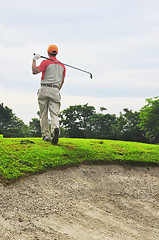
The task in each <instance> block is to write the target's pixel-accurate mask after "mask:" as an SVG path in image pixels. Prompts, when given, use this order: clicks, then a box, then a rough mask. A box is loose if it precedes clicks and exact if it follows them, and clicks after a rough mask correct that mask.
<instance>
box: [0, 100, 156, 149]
mask: <svg viewBox="0 0 159 240" xmlns="http://www.w3.org/2000/svg"><path fill="white" fill-rule="evenodd" d="M106 111H107V109H106V108H105V107H101V108H100V113H97V112H96V109H95V107H94V106H89V105H88V104H85V105H75V106H70V107H68V108H67V109H65V110H63V111H61V112H60V113H59V119H60V132H61V134H60V136H61V137H68V138H94V139H112V140H123V141H136V142H144V143H155V144H157V143H159V97H155V98H150V99H146V104H145V106H144V107H142V108H141V109H140V110H139V111H134V112H133V111H132V110H129V109H127V108H124V109H123V112H120V115H119V116H116V115H115V114H109V113H106ZM38 115H39V112H38ZM0 134H3V135H4V137H41V131H40V120H39V117H38V118H32V119H31V121H30V122H29V125H26V124H25V123H24V122H23V121H22V120H21V119H19V118H18V117H17V116H16V115H15V114H14V113H13V111H12V109H10V108H8V107H7V106H4V104H3V103H2V104H0Z"/></svg>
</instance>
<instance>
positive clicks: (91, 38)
mask: <svg viewBox="0 0 159 240" xmlns="http://www.w3.org/2000/svg"><path fill="white" fill-rule="evenodd" d="M0 33H1V34H0V39H1V41H0V53H1V54H0V103H3V104H4V106H8V107H9V108H11V109H12V110H13V112H14V113H15V114H16V116H17V117H19V118H20V119H22V120H23V121H24V122H25V123H26V124H28V123H29V121H31V119H32V118H38V115H37V111H38V110H39V107H38V102H37V91H38V89H39V88H40V79H41V73H40V74H37V75H33V74H32V70H31V65H32V58H33V53H39V54H40V55H42V56H46V57H47V48H48V46H49V45H50V44H56V45H57V46H58V48H59V53H58V55H57V59H58V60H60V61H61V62H63V63H66V64H69V65H72V66H75V67H78V68H81V69H84V70H86V71H88V72H91V73H92V74H93V79H91V78H90V76H89V74H87V73H83V72H80V71H78V70H75V69H72V68H69V67H66V78H65V83H64V85H63V88H62V89H61V96H62V100H61V110H64V109H66V108H68V107H69V106H70V105H79V104H81V105H83V104H86V103H88V105H90V106H94V107H95V108H96V111H97V112H99V111H100V110H99V109H100V107H105V108H106V109H107V111H106V113H110V114H116V115H119V113H120V112H123V109H124V108H128V109H131V110H133V111H139V110H140V109H141V108H142V107H143V106H144V105H145V104H146V99H147V98H152V97H156V96H158V95H159V81H158V79H159V1H158V0H111V1H110V0H87V1H84V0H80V1H74V0H67V1H66V0H60V1H54V0H45V1H40V0H27V1H26V0H25V1H23V0H5V1H4V0H0ZM42 60H43V59H39V60H37V65H39V64H40V62H41V61H42Z"/></svg>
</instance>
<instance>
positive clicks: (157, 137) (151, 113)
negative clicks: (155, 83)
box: [139, 97, 159, 143]
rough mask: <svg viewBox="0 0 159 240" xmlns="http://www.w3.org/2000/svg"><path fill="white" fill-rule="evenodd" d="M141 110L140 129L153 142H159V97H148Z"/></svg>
mask: <svg viewBox="0 0 159 240" xmlns="http://www.w3.org/2000/svg"><path fill="white" fill-rule="evenodd" d="M146 102H147V104H146V105H145V106H144V107H143V108H141V110H140V120H141V121H140V124H139V126H140V129H141V130H143V131H144V132H145V136H146V138H147V139H148V140H149V141H150V142H151V143H159V97H155V98H148V99H146Z"/></svg>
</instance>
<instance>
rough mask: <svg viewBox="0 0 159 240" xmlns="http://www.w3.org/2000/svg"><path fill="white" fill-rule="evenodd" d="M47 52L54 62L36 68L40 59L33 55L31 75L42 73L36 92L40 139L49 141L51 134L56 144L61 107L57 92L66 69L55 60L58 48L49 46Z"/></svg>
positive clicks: (47, 61) (43, 62)
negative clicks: (39, 86) (49, 119)
mask: <svg viewBox="0 0 159 240" xmlns="http://www.w3.org/2000/svg"><path fill="white" fill-rule="evenodd" d="M47 52H48V56H49V58H50V59H52V60H54V61H55V62H54V61H50V60H43V61H42V62H41V64H40V65H39V66H36V60H38V59H39V58H40V54H35V56H34V58H33V62H32V73H33V74H38V73H40V72H42V77H41V88H40V89H39V90H38V103H39V109H40V125H41V133H42V138H43V140H44V141H49V140H51V134H52V137H53V138H52V143H53V144H57V143H58V137H59V119H58V113H59V110H60V105H61V103H60V102H61V96H60V92H59V91H60V89H61V88H62V85H63V83H64V78H65V75H66V69H65V66H64V65H63V64H62V63H60V62H59V61H58V60H57V58H56V55H57V54H58V47H57V46H56V45H50V46H49V47H48V49H47ZM48 111H49V113H50V116H51V133H50V130H49V122H48Z"/></svg>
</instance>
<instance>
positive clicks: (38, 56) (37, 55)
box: [33, 53, 41, 61]
mask: <svg viewBox="0 0 159 240" xmlns="http://www.w3.org/2000/svg"><path fill="white" fill-rule="evenodd" d="M40 57H41V56H40V54H39V53H36V54H35V55H34V57H33V60H34V61H36V60H38V59H39V58H40Z"/></svg>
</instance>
